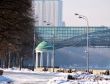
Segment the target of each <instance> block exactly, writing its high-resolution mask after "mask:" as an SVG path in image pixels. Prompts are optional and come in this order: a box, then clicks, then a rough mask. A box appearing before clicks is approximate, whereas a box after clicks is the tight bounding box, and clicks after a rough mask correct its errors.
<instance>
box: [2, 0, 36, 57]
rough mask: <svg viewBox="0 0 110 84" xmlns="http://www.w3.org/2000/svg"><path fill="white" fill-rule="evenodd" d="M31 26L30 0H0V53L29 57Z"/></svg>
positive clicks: (31, 44)
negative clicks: (26, 55) (13, 53)
mask: <svg viewBox="0 0 110 84" xmlns="http://www.w3.org/2000/svg"><path fill="white" fill-rule="evenodd" d="M33 24H34V20H33V11H32V0H0V53H6V52H9V49H10V47H11V52H15V53H16V52H18V51H19V54H22V56H24V55H25V54H27V53H29V54H30V55H31V54H32V48H33V28H34V26H33ZM10 44H11V46H10ZM29 54H28V55H29ZM1 55H2V54H1ZM6 56H8V54H6ZM20 56H21V55H20Z"/></svg>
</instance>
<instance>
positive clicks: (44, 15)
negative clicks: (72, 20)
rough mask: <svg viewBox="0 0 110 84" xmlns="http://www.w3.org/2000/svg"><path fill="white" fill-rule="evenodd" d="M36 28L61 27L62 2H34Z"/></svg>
mask: <svg viewBox="0 0 110 84" xmlns="http://www.w3.org/2000/svg"><path fill="white" fill-rule="evenodd" d="M35 16H36V25H37V26H62V0H35Z"/></svg>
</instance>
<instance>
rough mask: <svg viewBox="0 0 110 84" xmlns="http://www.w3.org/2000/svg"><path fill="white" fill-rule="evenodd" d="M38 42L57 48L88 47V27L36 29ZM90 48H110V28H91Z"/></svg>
mask: <svg viewBox="0 0 110 84" xmlns="http://www.w3.org/2000/svg"><path fill="white" fill-rule="evenodd" d="M35 33H36V34H37V35H36V36H38V37H39V39H37V40H36V41H37V42H38V43H40V42H41V41H47V42H48V43H50V44H51V45H53V43H54V45H55V48H56V49H58V48H63V47H69V46H73V47H84V46H86V42H87V41H86V40H87V39H86V37H87V36H86V35H87V33H86V27H51V26H49V27H47V26H46V27H41V26H40V27H36V28H35ZM88 35H89V39H88V40H89V47H107V48H109V47H110V28H109V27H106V26H100V27H89V33H88Z"/></svg>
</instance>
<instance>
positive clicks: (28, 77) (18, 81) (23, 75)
mask: <svg viewBox="0 0 110 84" xmlns="http://www.w3.org/2000/svg"><path fill="white" fill-rule="evenodd" d="M4 76H5V77H8V78H10V79H12V80H13V81H14V84H27V83H28V84H46V83H47V82H48V80H49V79H51V78H53V77H55V76H56V74H55V73H54V74H52V73H48V72H46V73H40V72H39V73H28V72H9V71H5V72H4Z"/></svg>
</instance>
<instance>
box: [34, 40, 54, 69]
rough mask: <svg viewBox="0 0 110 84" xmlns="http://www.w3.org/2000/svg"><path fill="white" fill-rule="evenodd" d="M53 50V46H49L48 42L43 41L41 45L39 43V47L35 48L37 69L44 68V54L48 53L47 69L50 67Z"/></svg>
mask: <svg viewBox="0 0 110 84" xmlns="http://www.w3.org/2000/svg"><path fill="white" fill-rule="evenodd" d="M52 50H53V45H51V44H49V43H48V42H46V41H42V42H41V43H39V44H38V45H37V47H36V48H35V51H36V66H35V68H38V67H44V65H43V61H44V59H43V57H44V53H46V58H47V61H46V63H47V65H46V66H47V67H48V66H50V64H49V63H50V61H51V60H52V57H51V59H49V58H50V57H49V56H50V53H52Z"/></svg>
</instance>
